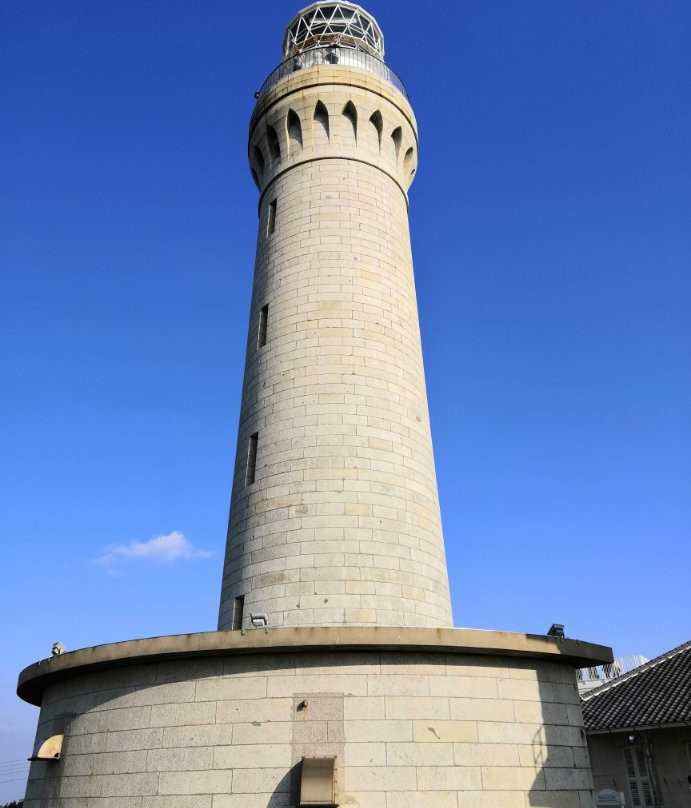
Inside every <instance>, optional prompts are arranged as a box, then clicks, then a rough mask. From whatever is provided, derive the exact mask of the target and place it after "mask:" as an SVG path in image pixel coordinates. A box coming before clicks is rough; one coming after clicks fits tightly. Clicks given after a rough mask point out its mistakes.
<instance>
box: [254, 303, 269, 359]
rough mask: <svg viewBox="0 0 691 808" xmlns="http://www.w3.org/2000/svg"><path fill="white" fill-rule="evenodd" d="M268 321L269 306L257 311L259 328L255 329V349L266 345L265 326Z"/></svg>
mask: <svg viewBox="0 0 691 808" xmlns="http://www.w3.org/2000/svg"><path fill="white" fill-rule="evenodd" d="M268 320H269V304H268V303H267V304H266V305H265V306H262V307H261V309H259V328H258V329H257V349H259V348H263V347H264V346H265V345H266V326H267V323H268Z"/></svg>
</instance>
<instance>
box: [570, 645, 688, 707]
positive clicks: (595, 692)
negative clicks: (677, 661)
mask: <svg viewBox="0 0 691 808" xmlns="http://www.w3.org/2000/svg"><path fill="white" fill-rule="evenodd" d="M687 648H691V640H687V641H686V642H684V643H682V644H681V645H678V646H677V647H676V648H672V649H670V650H669V651H665V652H664V654H660V655H659V656H656V657H654V658H653V659H650V660H648V662H644V663H643V664H642V665H639V666H638V667H637V668H634V669H633V670H630V671H628V672H627V673H623V674H622V675H621V676H617V678H616V679H612V680H610V681H609V682H605V683H604V684H602V685H600V686H599V687H594V688H593V689H592V690H589V691H587V692H586V693H583V694H582V695H581V699H582V700H583V701H590V700H591V699H592V698H593V697H595V696H599V695H601V694H602V693H605V692H608V691H610V690H611V689H612V688H614V687H616V686H617V685H620V684H623V683H624V682H628V681H629V679H633V678H634V677H636V676H639V675H640V674H642V673H644V672H645V671H647V670H650V669H651V668H654V667H656V666H657V665H660V664H661V663H662V662H665V661H666V660H668V659H671V658H672V657H675V656H677V654H680V653H681V652H682V651H685V650H686V649H687Z"/></svg>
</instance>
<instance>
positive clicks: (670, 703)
mask: <svg viewBox="0 0 691 808" xmlns="http://www.w3.org/2000/svg"><path fill="white" fill-rule="evenodd" d="M583 718H584V721H585V727H586V729H587V730H588V731H589V732H602V731H605V730H617V729H622V730H624V729H634V728H636V729H642V728H644V727H656V726H660V725H669V724H680V723H684V722H689V723H691V641H690V642H687V643H684V645H680V646H679V647H678V648H675V649H673V650H672V651H668V652H667V653H666V654H662V656H659V657H657V658H656V659H651V660H650V662H646V664H645V665H641V666H640V668H635V669H634V670H632V671H630V672H629V673H626V674H624V675H623V676H620V677H619V678H618V679H614V680H613V681H611V682H608V683H607V684H605V685H603V686H602V687H598V688H596V689H595V690H591V691H590V692H588V693H586V694H584V695H583Z"/></svg>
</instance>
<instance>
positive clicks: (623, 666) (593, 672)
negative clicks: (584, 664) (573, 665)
mask: <svg viewBox="0 0 691 808" xmlns="http://www.w3.org/2000/svg"><path fill="white" fill-rule="evenodd" d="M647 661H648V660H647V658H646V657H644V656H640V655H638V654H637V655H635V656H622V657H617V658H616V659H615V660H614V662H610V663H609V664H607V665H594V666H593V667H592V668H581V669H580V670H579V671H578V681H579V682H597V683H599V684H604V683H605V682H608V681H610V680H611V679H616V678H617V677H619V676H623V675H624V674H625V673H628V672H629V671H632V670H634V669H635V668H639V667H640V666H641V665H644V664H645V663H646V662H647Z"/></svg>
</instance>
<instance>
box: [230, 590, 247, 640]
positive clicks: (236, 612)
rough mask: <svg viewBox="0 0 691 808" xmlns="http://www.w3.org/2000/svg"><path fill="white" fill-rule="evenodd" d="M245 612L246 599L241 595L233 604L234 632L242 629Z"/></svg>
mask: <svg viewBox="0 0 691 808" xmlns="http://www.w3.org/2000/svg"><path fill="white" fill-rule="evenodd" d="M244 610H245V597H244V595H241V596H240V597H239V598H235V601H234V602H233V623H232V630H233V631H239V630H240V629H241V628H242V613H243V611H244Z"/></svg>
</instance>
